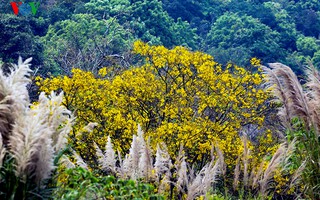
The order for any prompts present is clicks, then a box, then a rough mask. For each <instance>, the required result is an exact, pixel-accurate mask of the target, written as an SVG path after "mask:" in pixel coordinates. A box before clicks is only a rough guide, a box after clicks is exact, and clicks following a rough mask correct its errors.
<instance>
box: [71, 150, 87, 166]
mask: <svg viewBox="0 0 320 200" xmlns="http://www.w3.org/2000/svg"><path fill="white" fill-rule="evenodd" d="M72 155H73V156H74V158H75V159H76V164H77V165H78V166H79V167H82V168H83V169H86V170H88V165H87V164H86V163H85V162H84V160H83V159H82V158H81V156H80V155H79V154H77V152H75V151H74V150H73V151H72Z"/></svg>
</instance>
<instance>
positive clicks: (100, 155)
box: [93, 142, 106, 169]
mask: <svg viewBox="0 0 320 200" xmlns="http://www.w3.org/2000/svg"><path fill="white" fill-rule="evenodd" d="M93 146H94V148H95V149H96V156H97V157H98V163H99V165H100V166H101V167H102V169H104V166H105V165H106V164H105V157H104V155H103V152H102V150H101V149H100V148H99V146H98V145H97V143H95V142H93Z"/></svg>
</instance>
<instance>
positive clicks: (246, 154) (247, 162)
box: [242, 137, 250, 187]
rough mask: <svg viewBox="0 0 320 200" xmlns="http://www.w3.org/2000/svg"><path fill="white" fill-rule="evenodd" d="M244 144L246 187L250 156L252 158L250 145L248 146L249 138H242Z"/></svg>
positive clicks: (245, 184) (246, 184) (244, 178)
mask: <svg viewBox="0 0 320 200" xmlns="http://www.w3.org/2000/svg"><path fill="white" fill-rule="evenodd" d="M242 142H243V147H244V149H243V184H244V186H245V187H246V186H248V178H249V177H248V176H249V175H248V164H249V156H250V150H249V148H248V144H247V142H248V141H247V138H246V137H243V138H242Z"/></svg>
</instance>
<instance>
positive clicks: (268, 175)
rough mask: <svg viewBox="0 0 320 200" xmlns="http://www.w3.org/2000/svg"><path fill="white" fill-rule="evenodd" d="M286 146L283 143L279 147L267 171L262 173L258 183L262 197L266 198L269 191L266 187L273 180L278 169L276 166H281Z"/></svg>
mask: <svg viewBox="0 0 320 200" xmlns="http://www.w3.org/2000/svg"><path fill="white" fill-rule="evenodd" d="M285 145H286V144H285V143H283V144H281V145H280V147H279V148H278V150H277V151H276V153H275V154H274V155H273V156H272V159H271V161H270V163H269V164H268V166H267V169H266V170H265V171H264V173H263V175H262V179H261V181H260V192H261V194H262V196H267V195H268V194H267V191H268V189H269V187H268V185H269V183H270V181H271V179H272V178H273V175H274V173H275V171H276V169H277V168H278V166H279V165H280V164H281V162H282V160H283V159H284V155H285V152H286V146H285Z"/></svg>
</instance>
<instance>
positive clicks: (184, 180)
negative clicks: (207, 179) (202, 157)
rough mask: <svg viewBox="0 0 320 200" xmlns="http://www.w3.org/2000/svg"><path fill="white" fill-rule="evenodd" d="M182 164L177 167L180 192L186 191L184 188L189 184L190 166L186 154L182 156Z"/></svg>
mask: <svg viewBox="0 0 320 200" xmlns="http://www.w3.org/2000/svg"><path fill="white" fill-rule="evenodd" d="M179 162H180V164H179V166H178V168H177V170H178V171H177V186H178V192H180V191H181V192H185V191H184V190H183V188H186V187H187V186H188V184H189V181H188V174H187V171H188V168H187V162H186V159H185V156H182V158H181V160H180V161H179Z"/></svg>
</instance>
